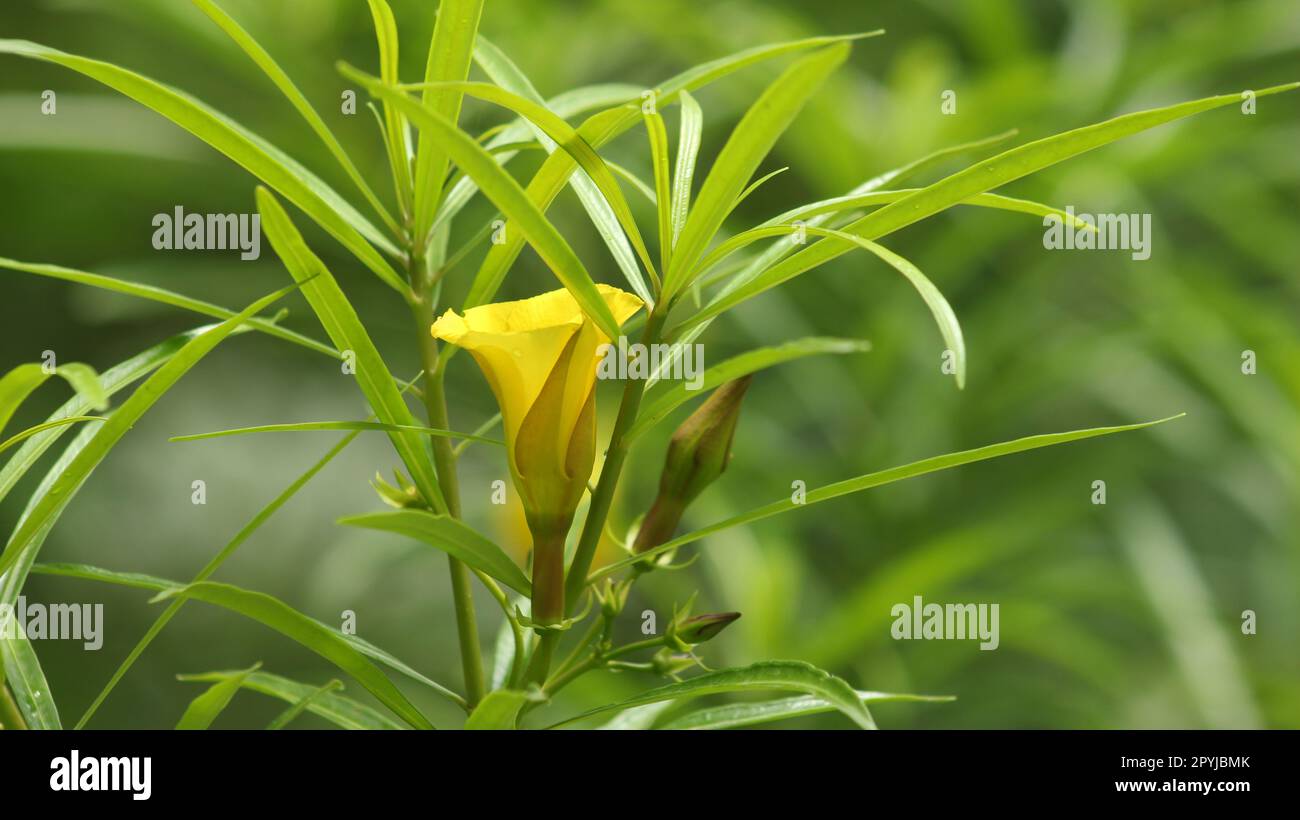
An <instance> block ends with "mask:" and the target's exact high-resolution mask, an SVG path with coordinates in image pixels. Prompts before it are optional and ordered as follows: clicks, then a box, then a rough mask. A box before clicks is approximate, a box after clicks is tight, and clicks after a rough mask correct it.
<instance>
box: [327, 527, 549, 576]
mask: <svg viewBox="0 0 1300 820" xmlns="http://www.w3.org/2000/svg"><path fill="white" fill-rule="evenodd" d="M338 523H340V524H344V525H346V526H349V527H364V528H366V529H372V530H382V531H384V532H393V533H397V534H399V535H405V536H407V537H408V538H414V539H416V540H417V541H423V542H424V543H426V544H428V545H429V546H431V547H435V548H437V549H440V550H442V551H443V552H445V553H447V554H448V555H450V556H451V557H453V558H456V559H459V560H461V561H464V562H465V563H466V564H468V565H469V566H471V567H473V568H474V569H476V570H479V571H480V572H484V573H486V574H488V575H490V576H492V577H493V578H495V579H497V580H498V581H500V582H501V583H503V584H505V585H506V586H508V587H510V588H511V589H513V590H514V591H516V592H518V593H521V594H523V595H529V594H531V590H532V584H531V582H530V581H529V580H528V576H527V575H525V574H524V571H523V570H522V569H520V568H519V565H518V564H516V563H515V562H514V560H513V559H511V557H510V556H509V555H506V554H505V552H503V551H502V550H501V548H500V547H498V546H497V545H496V544H494V543H492V542H491V541H489V540H488V539H487V538H484V537H483V536H482V535H479V534H478V533H477V532H475V531H474V530H473V529H471V528H470V526H469V525H468V524H465V523H463V522H461V521H459V520H457V519H455V518H452V517H450V516H446V515H434V514H433V513H430V512H427V511H424V510H393V511H391V512H380V513H369V514H366V515H354V516H349V517H347V518H340V519H339V521H338Z"/></svg>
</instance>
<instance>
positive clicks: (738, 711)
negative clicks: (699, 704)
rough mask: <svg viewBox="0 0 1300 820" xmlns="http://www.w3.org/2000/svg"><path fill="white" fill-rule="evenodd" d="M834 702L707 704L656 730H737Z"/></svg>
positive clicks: (882, 698)
mask: <svg viewBox="0 0 1300 820" xmlns="http://www.w3.org/2000/svg"><path fill="white" fill-rule="evenodd" d="M857 696H858V698H859V699H860V700H861V701H862V702H863V703H864V704H870V703H943V702H947V701H953V700H956V698H954V697H948V696H931V695H900V694H893V693H890V692H858V693H857ZM835 708H836V706H835V704H833V703H831V702H830V701H828V700H826V699H825V698H820V697H817V696H816V695H796V696H795V697H792V698H780V699H777V700H764V701H759V702H757V703H728V704H724V705H722V706H711V707H709V708H706V709H699V710H696V711H694V712H690V713H688V714H685V715H682V716H680V717H675V718H673V719H672V720H670V721H668V722H667V723H665V724H663V725H662V726H660V727H659V728H660V729H671V730H677V729H739V728H741V727H742V726H757V725H759V724H762V723H772V722H774V721H778V720H789V719H790V718H796V717H804V716H805V715H818V714H822V713H825V712H833V711H834V710H835Z"/></svg>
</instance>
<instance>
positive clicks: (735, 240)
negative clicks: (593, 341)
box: [670, 225, 966, 389]
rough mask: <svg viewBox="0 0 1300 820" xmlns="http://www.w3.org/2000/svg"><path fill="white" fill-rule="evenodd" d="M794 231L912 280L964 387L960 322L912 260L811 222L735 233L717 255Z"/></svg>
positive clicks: (699, 317) (707, 315)
mask: <svg viewBox="0 0 1300 820" xmlns="http://www.w3.org/2000/svg"><path fill="white" fill-rule="evenodd" d="M797 231H803V232H805V233H811V234H815V235H818V236H828V237H834V238H837V239H843V240H844V241H846V242H850V243H852V244H854V245H857V246H858V247H860V248H862V249H864V250H867V251H870V252H871V253H874V254H875V255H876V256H878V257H880V258H881V259H882V260H883V261H885V262H886V263H888V264H889V266H890V267H892V268H893V269H894V270H896V271H898V272H899V273H901V274H903V277H904V278H905V279H907V281H908V282H909V283H911V285H912V287H914V288H916V292H917V293H919V294H920V295H921V298H922V299H923V300H924V301H925V304H926V307H928V308H929V309H930V314H931V315H932V316H933V317H934V321H935V324H937V325H938V326H939V332H940V334H941V335H942V336H943V341H944V343H945V344H946V345H947V346H948V349H949V350H951V351H952V352H953V358H954V367H955V372H956V376H957V387H958V389H960V388H962V387H965V386H966V342H965V340H964V339H963V338H962V333H961V325H960V323H958V321H957V315H956V314H955V313H953V310H952V306H951V305H949V304H948V300H947V299H945V298H944V296H943V293H942V292H940V290H939V289H938V288H937V287H935V286H934V283H933V282H931V281H930V280H929V278H927V277H926V275H925V274H923V273H921V270H920V268H918V267H916V265H913V264H912V263H911V262H909V261H907V260H906V259H904V258H903V257H901V256H899V255H898V254H896V253H894V252H893V251H891V250H889V249H888V248H885V247H882V246H880V245H877V244H876V243H875V242H872V241H870V240H867V239H863V238H862V237H860V236H855V235H853V234H850V233H845V232H843V231H837V230H834V229H832V228H818V227H814V226H810V225H777V226H774V227H770V228H754V229H753V230H749V231H745V232H744V233H743V234H738V235H737V236H734V237H732V238H731V239H729V240H727V241H726V242H724V243H722V245H719V246H718V251H719V257H718V258H719V259H721V258H722V257H723V256H725V255H726V254H727V253H729V252H730V251H731V250H733V249H734V248H736V247H740V246H742V245H744V244H746V243H749V242H754V241H756V240H758V239H762V238H765V237H772V236H782V235H785V234H792V233H795V232H797ZM713 315H716V313H715V312H714V311H711V310H710V309H709V308H706V309H705V310H703V311H701V312H700V313H699V314H697V315H695V316H693V317H691V318H690V319H688V320H686V321H685V322H683V323H682V325H681V326H679V327H677V328H674V329H673V330H672V331H671V332H670V336H671V335H676V334H678V333H680V332H681V331H682V329H684V328H689V327H691V326H692V325H695V324H698V323H700V322H702V321H705V320H706V319H708V318H710V317H711V316H713Z"/></svg>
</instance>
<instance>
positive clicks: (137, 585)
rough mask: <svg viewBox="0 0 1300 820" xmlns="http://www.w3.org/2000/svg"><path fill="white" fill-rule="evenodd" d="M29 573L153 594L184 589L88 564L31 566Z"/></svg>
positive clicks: (163, 580)
mask: <svg viewBox="0 0 1300 820" xmlns="http://www.w3.org/2000/svg"><path fill="white" fill-rule="evenodd" d="M31 571H32V572H33V573H34V574H36V575H55V576H58V577H60V578H78V579H80V580H82V581H99V582H100V583H104V584H113V585H115V586H120V587H132V588H134V589H148V590H152V591H154V592H166V591H168V590H179V589H184V588H185V584H182V583H179V582H177V581H169V580H167V579H166V578H159V577H158V576H157V575H148V574H146V573H143V572H119V571H117V570H111V569H104V568H103V567H96V566H91V565H90V564H76V563H66V562H56V563H49V564H32V567H31Z"/></svg>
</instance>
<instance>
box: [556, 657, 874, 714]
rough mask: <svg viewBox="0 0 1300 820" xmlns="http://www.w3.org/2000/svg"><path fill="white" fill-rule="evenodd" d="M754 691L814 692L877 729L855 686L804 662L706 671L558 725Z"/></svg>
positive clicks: (760, 664) (772, 662)
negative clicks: (635, 708)
mask: <svg viewBox="0 0 1300 820" xmlns="http://www.w3.org/2000/svg"><path fill="white" fill-rule="evenodd" d="M755 691H760V692H770V691H787V692H788V691H793V692H803V693H805V694H809V695H814V696H816V697H818V698H821V699H823V700H825V701H826V702H828V703H830V704H831V705H832V706H833V707H834V708H835V709H838V710H839V711H841V712H843V713H844V714H845V715H846V716H848V718H849V719H850V720H852V721H853V722H854V723H856V724H857V725H858V727H859V728H862V729H874V728H876V724H875V721H873V720H872V719H871V713H870V712H868V711H867V707H866V705H865V704H864V703H863V702H862V701H861V700H860V699H859V698H858V695H857V692H855V691H854V690H853V687H851V686H849V685H848V684H847V683H845V682H844V680H843V679H842V678H837V677H835V676H834V675H832V674H830V673H829V672H824V671H822V670H821V669H818V668H817V667H815V666H813V665H811V664H807V663H803V662H802V661H764V662H761V663H756V664H752V665H750V666H746V667H742V668H738V669H721V670H718V671H716V672H705V673H704V674H703V675H698V676H696V677H694V678H690V679H689V680H684V681H681V682H679V683H670V684H666V685H664V686H659V687H656V688H654V689H651V690H649V691H646V692H642V693H641V694H639V695H634V696H633V697H631V698H628V699H627V700H624V701H620V702H618V703H612V704H609V705H607V706H601V707H598V708H596V709H591V710H588V711H586V712H583V713H582V714H580V715H576V716H574V717H571V718H569V719H568V720H564V721H561V722H560V723H557V724H555V725H556V726H563V725H565V724H568V723H573V722H574V721H577V720H582V719H583V718H588V717H592V716H593V715H600V714H604V713H606V712H614V711H621V710H623V709H628V708H631V707H633V706H642V705H644V704H647V703H657V702H659V701H665V700H672V701H677V700H686V699H688V698H695V697H700V696H702V695H717V694H723V693H728V692H755ZM552 728H554V727H552Z"/></svg>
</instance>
